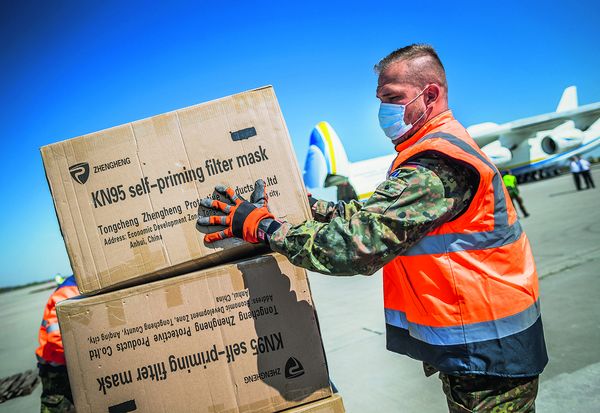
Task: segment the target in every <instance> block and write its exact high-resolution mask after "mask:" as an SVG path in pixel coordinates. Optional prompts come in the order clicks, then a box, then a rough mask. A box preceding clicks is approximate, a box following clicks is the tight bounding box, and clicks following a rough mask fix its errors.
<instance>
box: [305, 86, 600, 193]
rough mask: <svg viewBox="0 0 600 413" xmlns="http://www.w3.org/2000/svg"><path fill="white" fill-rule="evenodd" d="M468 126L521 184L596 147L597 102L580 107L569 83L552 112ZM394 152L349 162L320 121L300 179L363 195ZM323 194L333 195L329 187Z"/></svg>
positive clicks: (312, 187)
mask: <svg viewBox="0 0 600 413" xmlns="http://www.w3.org/2000/svg"><path fill="white" fill-rule="evenodd" d="M467 131H468V132H469V134H470V135H471V136H472V137H473V139H474V140H475V142H477V144H478V145H479V146H480V147H481V150H482V151H483V152H484V153H485V154H486V155H487V156H488V157H489V158H490V159H491V160H492V162H493V163H494V164H495V165H496V166H497V167H498V169H499V170H500V171H507V170H510V171H511V172H512V173H513V174H514V175H515V176H517V179H518V181H519V182H521V183H522V182H527V181H531V180H538V179H544V178H548V177H551V176H554V175H558V174H559V173H560V170H561V168H563V167H564V166H565V165H566V164H567V163H568V160H569V158H571V157H572V156H575V155H582V154H584V153H587V152H589V151H591V150H593V149H595V148H597V147H599V146H600V102H597V103H591V104H588V105H583V106H579V105H578V102H577V88H576V87H575V86H569V87H567V88H566V89H565V90H564V92H563V94H562V97H561V99H560V101H559V103H558V106H557V108H556V111H554V112H551V113H546V114H543V115H537V116H533V117H528V118H524V119H519V120H515V121H512V122H508V123H504V124H501V125H499V124H497V123H493V122H485V123H480V124H477V125H473V126H470V127H468V128H467ZM395 156H396V154H395V153H391V154H389V155H385V156H380V157H377V158H372V159H367V160H363V161H358V162H350V161H349V160H348V156H347V155H346V151H345V149H344V146H343V144H342V142H341V140H340V138H339V136H338V135H337V133H336V132H335V130H334V129H333V127H332V126H331V125H330V124H329V123H327V122H325V121H323V122H319V123H318V124H317V125H316V126H315V127H314V129H313V130H312V132H311V134H310V140H309V147H308V153H307V156H306V162H305V164H304V171H303V178H304V184H305V186H306V187H307V188H308V189H309V191H311V192H312V193H316V192H319V193H324V192H323V189H328V188H335V187H337V192H338V194H337V198H340V195H341V192H340V185H341V186H347V185H350V186H351V188H352V189H353V190H354V192H355V193H356V197H354V198H357V199H358V200H366V199H367V198H369V197H370V196H371V195H372V194H373V191H374V190H375V187H376V186H377V184H379V183H381V182H383V181H384V180H385V177H386V173H387V171H388V168H389V166H390V165H391V163H392V161H393V160H394V158H395ZM351 192H352V191H351ZM344 193H347V191H345V192H344ZM327 197H328V198H333V197H334V196H333V195H332V193H331V190H330V191H329V193H328V196H327Z"/></svg>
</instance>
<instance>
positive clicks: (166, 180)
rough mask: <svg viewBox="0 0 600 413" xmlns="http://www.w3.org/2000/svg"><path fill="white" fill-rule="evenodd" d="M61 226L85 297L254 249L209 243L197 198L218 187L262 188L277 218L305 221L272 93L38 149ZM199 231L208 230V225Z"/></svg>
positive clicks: (298, 182) (298, 177)
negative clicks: (200, 222)
mask: <svg viewBox="0 0 600 413" xmlns="http://www.w3.org/2000/svg"><path fill="white" fill-rule="evenodd" d="M41 152H42V158H43V161H44V167H45V169H46V175H47V178H48V183H49V185H50V190H51V193H52V197H53V199H54V206H55V208H56V214H57V216H58V221H59V224H60V228H61V231H62V234H63V237H64V240H65V244H66V247H67V252H68V255H69V259H70V260H71V266H72V268H73V271H74V274H75V277H76V279H77V284H78V286H79V289H80V290H81V291H82V292H83V293H88V294H90V293H95V292H98V291H101V290H106V289H114V288H120V287H123V286H128V285H133V284H138V283H140V282H144V281H148V280H151V279H154V278H157V277H160V276H166V275H172V274H176V273H184V272H188V271H191V270H193V269H196V268H202V267H206V266H209V265H215V264H219V263H222V262H226V261H229V260H233V259H237V258H239V257H243V256H245V255H249V254H252V253H254V252H255V250H256V247H255V246H252V245H250V244H247V243H245V242H242V241H239V240H235V239H228V240H224V241H219V242H217V243H216V244H211V245H206V244H204V242H203V234H202V233H200V232H198V230H197V228H196V218H197V213H198V200H199V199H200V198H204V197H207V196H211V195H212V194H213V189H214V186H215V185H216V184H218V183H225V184H228V185H231V186H232V187H233V188H235V190H236V191H237V192H238V193H239V194H242V195H243V196H245V197H246V198H248V197H249V196H250V193H251V190H252V186H253V184H254V182H255V180H256V179H258V178H262V179H264V180H265V182H266V183H267V194H268V195H269V206H270V209H271V211H272V212H273V213H274V214H275V215H276V216H280V217H283V218H285V219H286V220H288V221H289V222H292V223H299V222H302V221H303V220H305V219H306V218H308V217H309V209H308V204H307V199H306V193H305V190H304V186H303V184H302V180H301V175H300V171H299V169H298V165H297V161H296V158H295V157H294V153H293V150H292V147H291V143H290V138H289V134H288V131H287V128H286V125H285V122H284V120H283V116H282V114H281V111H280V109H279V106H278V104H277V99H276V97H275V93H274V91H273V88H272V87H264V88H260V89H256V90H252V91H248V92H245V93H240V94H237V95H233V96H229V97H225V98H222V99H218V100H214V101H211V102H208V103H203V104H200V105H196V106H192V107H189V108H185V109H181V110H177V111H174V112H169V113H166V114H163V115H158V116H153V117H151V118H148V119H144V120H140V121H137V122H132V123H128V124H125V125H121V126H117V127H114V128H111V129H106V130H103V131H100V132H96V133H91V134H88V135H84V136H80V137H78V138H74V139H69V140H66V141H63V142H59V143H55V144H52V145H48V146H44V147H42V148H41ZM200 229H201V230H205V229H206V228H204V229H202V228H200Z"/></svg>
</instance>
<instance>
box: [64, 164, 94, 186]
mask: <svg viewBox="0 0 600 413" xmlns="http://www.w3.org/2000/svg"><path fill="white" fill-rule="evenodd" d="M69 172H70V173H71V178H73V179H74V180H75V182H78V183H80V184H82V185H83V184H85V183H86V182H87V180H88V177H89V176H90V165H89V164H88V163H87V162H81V163H77V164H75V165H71V166H70V167H69Z"/></svg>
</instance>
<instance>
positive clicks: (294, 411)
mask: <svg viewBox="0 0 600 413" xmlns="http://www.w3.org/2000/svg"><path fill="white" fill-rule="evenodd" d="M345 411H346V410H345V409H344V402H343V401H342V396H340V395H339V394H338V393H336V394H334V395H333V396H331V397H328V398H326V399H322V400H317V401H316V402H311V403H308V404H304V405H302V406H298V407H293V408H291V409H288V410H285V411H284V412H281V413H345Z"/></svg>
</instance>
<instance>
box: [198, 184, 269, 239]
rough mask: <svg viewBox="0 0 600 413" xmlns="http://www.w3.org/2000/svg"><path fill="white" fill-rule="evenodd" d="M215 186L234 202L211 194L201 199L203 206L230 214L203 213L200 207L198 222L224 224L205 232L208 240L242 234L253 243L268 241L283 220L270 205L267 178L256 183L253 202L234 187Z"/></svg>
mask: <svg viewBox="0 0 600 413" xmlns="http://www.w3.org/2000/svg"><path fill="white" fill-rule="evenodd" d="M215 190H216V191H217V192H218V193H219V194H221V195H223V196H224V197H225V198H226V199H227V200H229V201H230V202H231V203H230V204H228V203H225V202H221V201H217V200H215V199H211V198H204V199H201V200H200V207H204V208H207V209H212V210H214V211H220V212H224V213H225V214H226V215H213V216H209V217H206V216H200V215H201V212H202V211H201V210H200V208H198V222H197V223H198V225H201V226H208V227H211V226H224V227H226V228H225V229H224V230H222V231H218V232H213V233H211V234H206V235H205V236H204V242H206V243H207V244H210V243H212V242H215V241H219V240H222V239H225V238H231V237H236V238H241V239H243V240H244V241H248V242H251V243H253V244H256V243H259V242H267V234H268V233H272V232H274V230H275V229H276V228H279V226H281V223H280V222H278V221H276V220H275V217H274V216H273V214H271V212H270V211H269V209H268V207H267V194H266V189H265V182H264V181H263V180H262V179H259V180H258V181H256V182H255V183H254V191H253V192H252V195H251V196H250V202H248V201H246V200H245V199H244V198H242V197H241V196H239V195H237V194H236V193H235V191H234V190H233V188H231V187H226V186H225V185H217V186H216V187H215Z"/></svg>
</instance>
